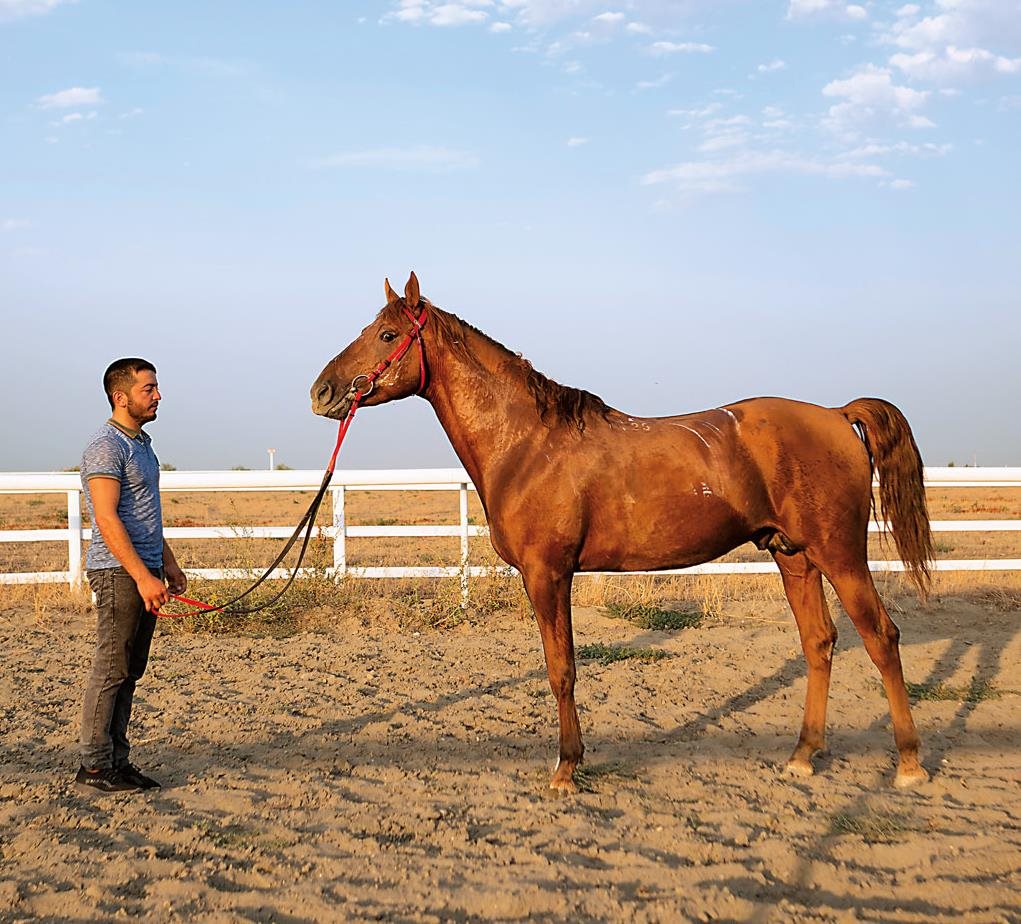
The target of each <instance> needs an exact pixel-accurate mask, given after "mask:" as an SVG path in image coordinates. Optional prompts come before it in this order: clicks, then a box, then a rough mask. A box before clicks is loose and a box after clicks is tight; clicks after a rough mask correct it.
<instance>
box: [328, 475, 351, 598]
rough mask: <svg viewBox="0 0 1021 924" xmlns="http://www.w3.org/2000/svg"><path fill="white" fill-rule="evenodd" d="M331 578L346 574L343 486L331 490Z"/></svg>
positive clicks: (345, 528)
mask: <svg viewBox="0 0 1021 924" xmlns="http://www.w3.org/2000/svg"><path fill="white" fill-rule="evenodd" d="M331 493H332V494H333V528H334V529H335V530H336V534H335V535H334V537H333V577H334V579H336V578H339V577H344V576H345V575H346V574H347V524H346V520H345V517H344V485H341V486H340V487H339V488H333V489H332V491H331Z"/></svg>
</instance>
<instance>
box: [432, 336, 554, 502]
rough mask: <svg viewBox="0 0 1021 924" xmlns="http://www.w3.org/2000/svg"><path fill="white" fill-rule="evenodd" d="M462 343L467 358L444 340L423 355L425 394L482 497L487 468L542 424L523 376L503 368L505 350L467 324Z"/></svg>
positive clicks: (497, 464)
mask: <svg viewBox="0 0 1021 924" xmlns="http://www.w3.org/2000/svg"><path fill="white" fill-rule="evenodd" d="M465 345H466V346H467V348H468V350H469V351H470V353H471V356H472V358H468V357H465V356H462V355H460V354H459V353H458V352H456V351H455V350H453V349H451V348H450V347H449V346H446V345H445V346H444V348H443V349H441V350H438V351H437V352H436V354H435V355H434V356H432V357H428V360H427V361H428V363H429V376H430V382H429V388H428V391H427V393H426V396H427V398H428V400H429V403H430V404H432V406H433V409H434V410H435V411H436V416H437V417H438V418H439V421H440V426H442V427H443V430H444V431H445V432H446V434H447V437H448V438H449V439H450V443H451V445H452V446H453V447H454V452H456V453H457V457H458V458H459V459H460V460H461V464H462V465H464V467H465V469H466V470H467V472H468V474H469V475H470V476H471V479H472V481H473V482H474V484H475V487H476V488H477V489H478V491H479V495H480V497H481V498H482V501H483V503H485V502H486V489H487V485H488V479H487V474H489V473H492V472H495V471H496V470H498V469H499V468H500V467H501V466H502V464H503V463H504V462H505V461H506V460H507V459H508V457H509V456H510V455H511V454H512V453H515V452H520V447H521V443H522V441H523V440H525V439H528V438H529V437H530V436H531V435H532V434H534V433H535V431H537V430H538V429H540V428H543V429H544V427H543V425H542V423H541V422H540V421H539V415H538V414H537V413H536V409H535V401H534V399H533V398H532V397H531V395H530V394H529V393H528V389H527V387H526V385H525V382H524V380H523V377H522V376H521V375H520V374H519V373H518V372H517V371H516V370H513V369H510V368H509V366H508V363H507V359H508V357H507V354H506V353H505V352H504V351H503V350H502V349H501V348H499V347H497V346H495V345H494V344H492V343H489V342H488V341H486V340H485V339H484V338H482V337H479V336H478V335H476V334H474V333H473V332H471V331H468V330H466V331H465ZM426 352H427V355H428V347H427V348H426Z"/></svg>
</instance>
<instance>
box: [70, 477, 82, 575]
mask: <svg viewBox="0 0 1021 924" xmlns="http://www.w3.org/2000/svg"><path fill="white" fill-rule="evenodd" d="M67 575H68V582H69V583H70V585H71V589H72V590H76V589H77V588H79V587H81V584H82V500H81V494H79V493H78V490H77V488H76V489H75V490H73V491H68V492H67Z"/></svg>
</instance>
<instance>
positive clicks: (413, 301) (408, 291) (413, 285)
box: [404, 270, 421, 311]
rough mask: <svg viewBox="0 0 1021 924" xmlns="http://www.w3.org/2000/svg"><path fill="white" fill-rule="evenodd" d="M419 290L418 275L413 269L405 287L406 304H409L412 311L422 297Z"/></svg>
mask: <svg viewBox="0 0 1021 924" xmlns="http://www.w3.org/2000/svg"><path fill="white" fill-rule="evenodd" d="M420 297H421V296H420V293H419V291H418V277H417V276H416V275H415V272H414V270H412V273H411V275H410V276H409V277H408V284H407V285H406V286H405V287H404V304H405V305H407V306H408V308H409V309H410V310H411V311H414V310H415V309H416V308H417V307H418V300H419V298H420Z"/></svg>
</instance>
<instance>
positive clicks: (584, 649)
mask: <svg viewBox="0 0 1021 924" xmlns="http://www.w3.org/2000/svg"><path fill="white" fill-rule="evenodd" d="M577 655H578V657H579V658H580V659H581V660H583V661H598V662H599V663H600V664H602V665H604V666H605V665H607V664H613V663H614V662H615V661H630V660H637V661H662V660H663V659H664V658H669V657H670V653H669V652H666V651H662V650H661V649H659V648H632V647H631V646H630V645H604V644H603V643H602V642H596V643H594V644H592V645H582V646H581V647H580V648H579V649H578V650H577Z"/></svg>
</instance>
